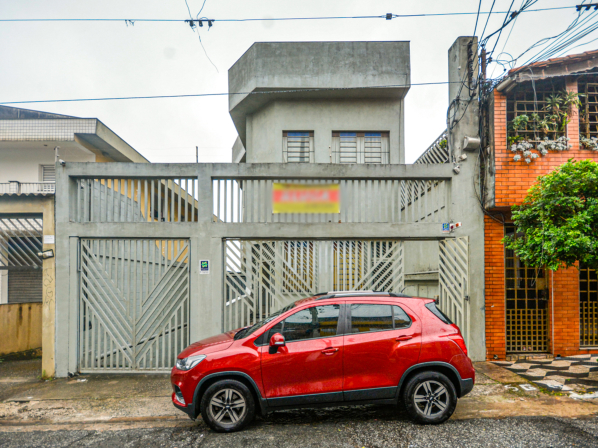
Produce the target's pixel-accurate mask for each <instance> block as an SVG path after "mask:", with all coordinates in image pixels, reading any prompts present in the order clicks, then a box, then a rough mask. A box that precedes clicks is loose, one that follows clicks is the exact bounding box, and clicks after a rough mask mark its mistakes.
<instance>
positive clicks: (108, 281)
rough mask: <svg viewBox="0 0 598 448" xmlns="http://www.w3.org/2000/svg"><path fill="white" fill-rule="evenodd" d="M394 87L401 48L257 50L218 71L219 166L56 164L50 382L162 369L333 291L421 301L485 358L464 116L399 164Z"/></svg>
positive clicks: (400, 114) (479, 223)
mask: <svg viewBox="0 0 598 448" xmlns="http://www.w3.org/2000/svg"><path fill="white" fill-rule="evenodd" d="M470 42H473V44H470ZM468 45H475V39H473V41H472V38H460V40H459V41H458V42H457V44H456V46H455V47H454V48H452V49H451V51H450V56H451V59H450V60H451V67H453V66H454V67H453V68H452V69H451V70H452V71H451V72H450V73H449V76H450V80H452V81H457V80H460V79H461V77H462V72H459V69H458V68H457V67H458V66H463V67H467V65H468V57H469V56H468ZM475 51H476V49H474V54H475ZM409 84H410V66H409V44H408V43H407V42H310V43H257V44H255V45H253V46H252V47H251V48H250V49H249V50H248V51H247V52H246V53H245V54H244V55H243V56H242V57H241V58H240V59H239V60H238V61H237V63H235V64H234V65H233V67H232V68H231V69H230V71H229V92H230V93H229V105H230V114H231V117H232V119H233V122H234V124H235V126H236V128H237V131H238V134H239V138H238V139H237V141H236V142H235V144H234V147H233V154H234V156H233V160H234V162H235V163H232V164H146V165H135V164H127V163H121V164H115V163H106V164H91V163H79V162H67V163H66V164H65V165H64V166H59V167H58V170H57V173H56V174H57V195H58V197H59V198H64V200H59V201H58V202H57V209H56V230H57V233H56V237H57V239H56V253H57V260H58V264H57V268H56V276H57V279H58V283H57V296H58V297H59V298H60V299H59V300H58V301H57V302H56V317H57V335H56V338H57V340H59V341H61V343H60V344H57V345H56V374H57V375H58V376H65V375H67V374H68V373H69V372H77V371H80V372H120V371H160V370H166V369H169V368H170V367H171V366H172V364H173V363H174V360H175V359H176V355H177V353H178V352H180V351H181V350H182V349H183V348H184V347H185V346H186V344H188V343H189V342H191V341H195V340H198V339H201V338H203V337H207V336H210V335H213V334H215V333H219V332H222V331H227V330H232V329H235V328H239V327H242V326H245V325H250V324H252V323H255V322H256V321H259V320H261V319H263V318H265V317H267V316H268V315H269V314H270V313H272V312H273V311H276V310H278V309H280V308H281V307H283V306H285V305H287V304H288V303H290V302H291V301H293V300H296V299H298V298H301V297H306V296H309V295H312V294H314V293H318V292H322V291H331V290H351V289H356V290H357V289H358V290H385V291H390V292H403V291H407V289H406V288H409V290H410V291H417V292H418V293H419V294H422V295H427V296H431V297H434V296H438V300H439V303H440V306H441V308H442V309H444V310H445V312H446V313H447V314H449V315H450V316H451V318H453V319H454V321H455V322H456V323H458V324H459V325H460V327H461V329H462V331H463V333H464V335H465V338H466V341H467V343H468V347H469V350H470V355H471V356H472V358H473V359H485V357H486V349H485V342H484V334H485V331H484V310H483V307H484V296H483V278H484V276H483V246H482V245H481V244H475V243H474V242H475V241H481V240H482V235H483V218H482V216H483V215H482V213H481V210H480V208H479V202H478V198H477V197H476V196H475V194H474V192H473V188H472V185H473V179H474V178H476V171H475V163H474V162H473V161H475V159H476V155H477V154H476V152H475V149H474V150H472V151H471V152H470V153H469V154H471V157H470V158H469V159H467V158H464V157H462V154H463V153H465V152H466V151H469V150H471V148H463V145H462V141H463V137H464V136H468V137H474V136H475V135H474V134H471V133H470V132H471V130H472V129H474V127H475V126H474V124H475V121H474V118H473V116H472V115H471V114H472V113H473V112H472V111H474V110H475V108H465V111H464V113H465V118H464V119H463V120H462V122H460V123H457V124H455V126H453V127H452V129H451V132H450V133H449V139H448V140H449V141H450V142H452V143H451V144H450V146H449V145H447V144H446V142H445V143H444V144H443V143H442V139H440V140H438V141H436V142H435V143H434V144H433V145H432V146H431V147H430V149H429V150H427V151H426V152H425V154H423V155H422V157H420V159H419V160H418V163H416V164H413V165H406V164H404V143H403V142H404V133H405V130H404V125H403V122H404V114H405V111H404V98H405V95H406V94H407V92H408V89H409ZM469 87H470V90H469V91H470V92H471V91H475V86H474V85H473V82H472V83H471V84H470V85H469ZM450 94H451V95H452V96H453V97H457V96H458V92H450ZM458 107H461V105H458ZM476 113H477V112H476ZM474 131H475V129H474ZM472 160H473V161H472ZM111 180H117V183H116V184H117V185H125V186H128V188H129V190H128V191H129V193H128V194H127V193H125V197H127V198H129V199H130V201H129V202H128V204H129V205H130V207H129V208H130V210H131V213H123V212H122V210H123V208H122V204H121V201H120V200H118V201H116V204H115V203H114V200H113V197H114V196H115V193H114V192H113V188H112V185H114V183H113V182H110V181H111ZM168 185H169V186H172V188H168V189H166V190H164V187H165V186H168ZM177 188H178V190H177ZM156 189H157V190H156ZM156 191H157V193H156ZM165 191H167V192H168V193H165ZM116 196H118V195H116ZM314 198H315V199H314ZM293 201H294V202H293ZM310 201H311V202H310ZM290 203H292V205H293V206H295V207H297V208H295V209H290V208H287V206H289V204H290ZM314 203H316V205H314ZM164 204H166V206H165V205H164ZM190 207H191V208H192V209H193V210H194V212H193V213H192V214H191V215H189V214H181V211H182V210H185V211H186V210H188V209H189V208H190ZM139 217H142V218H143V219H139ZM147 217H150V219H147ZM140 221H143V222H140ZM451 223H452V225H451ZM457 223H458V224H460V225H457Z"/></svg>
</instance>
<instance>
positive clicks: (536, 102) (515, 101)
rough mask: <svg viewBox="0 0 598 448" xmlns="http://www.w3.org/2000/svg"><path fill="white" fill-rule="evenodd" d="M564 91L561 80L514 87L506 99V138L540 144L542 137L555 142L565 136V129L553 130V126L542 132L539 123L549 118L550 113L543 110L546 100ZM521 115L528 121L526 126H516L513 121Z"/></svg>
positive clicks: (563, 84)
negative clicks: (516, 138)
mask: <svg viewBox="0 0 598 448" xmlns="http://www.w3.org/2000/svg"><path fill="white" fill-rule="evenodd" d="M564 90H565V83H564V81H562V80H544V81H536V82H535V84H534V85H532V84H531V83H523V84H521V85H520V86H518V87H516V88H515V89H514V90H513V92H511V93H510V94H509V95H508V97H507V128H508V136H509V137H512V138H514V137H521V139H522V140H526V141H530V142H540V141H542V140H544V137H548V138H549V139H550V140H556V139H557V138H559V137H561V136H563V135H565V129H554V126H551V127H550V129H548V130H547V129H544V130H543V129H542V126H543V124H542V123H541V121H542V120H547V119H549V117H550V116H551V113H550V112H549V111H547V110H546V109H545V108H546V104H547V102H548V99H549V98H550V97H551V96H552V95H560V94H561V93H562V92H563V91H564ZM534 114H535V115H534ZM521 115H526V116H527V117H528V121H527V123H526V124H520V125H518V126H517V125H516V124H515V122H514V120H515V119H516V118H517V117H519V116H521ZM536 115H537V117H536ZM534 118H536V119H534ZM538 120H540V122H538Z"/></svg>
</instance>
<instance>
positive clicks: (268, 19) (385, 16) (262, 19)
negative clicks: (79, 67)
mask: <svg viewBox="0 0 598 448" xmlns="http://www.w3.org/2000/svg"><path fill="white" fill-rule="evenodd" d="M563 9H575V6H558V7H554V8H538V9H528V10H525V11H521V12H522V13H524V12H525V13H528V12H540V11H557V10H563ZM491 13H492V14H506V13H507V11H492V12H491V11H486V12H484V11H480V12H479V13H478V12H477V11H473V12H442V13H422V14H392V13H389V14H382V15H367V16H326V17H253V18H239V19H210V20H211V21H213V22H271V21H290V20H346V19H385V20H389V18H388V17H389V15H390V18H391V19H401V18H412V17H439V16H464V15H477V14H479V15H489V14H491ZM206 20H207V19H206ZM125 21H128V22H188V21H189V19H126V18H122V19H114V18H106V19H94V18H76V19H64V18H63V19H61V18H56V19H49V18H44V19H0V22H125Z"/></svg>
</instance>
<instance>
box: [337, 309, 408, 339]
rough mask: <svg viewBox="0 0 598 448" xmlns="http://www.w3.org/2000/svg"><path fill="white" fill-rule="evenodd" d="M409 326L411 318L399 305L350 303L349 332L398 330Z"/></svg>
mask: <svg viewBox="0 0 598 448" xmlns="http://www.w3.org/2000/svg"><path fill="white" fill-rule="evenodd" d="M409 326H411V318H410V317H409V316H408V315H407V313H406V312H405V311H403V309H402V308H401V307H400V306H397V305H384V304H374V303H353V304H351V328H350V330H349V333H369V332H372V331H384V330H398V329H400V328H408V327H409Z"/></svg>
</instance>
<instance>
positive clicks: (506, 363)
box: [492, 361, 513, 367]
mask: <svg viewBox="0 0 598 448" xmlns="http://www.w3.org/2000/svg"><path fill="white" fill-rule="evenodd" d="M492 364H494V365H495V366H500V367H508V366H511V365H513V362H512V361H492Z"/></svg>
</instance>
